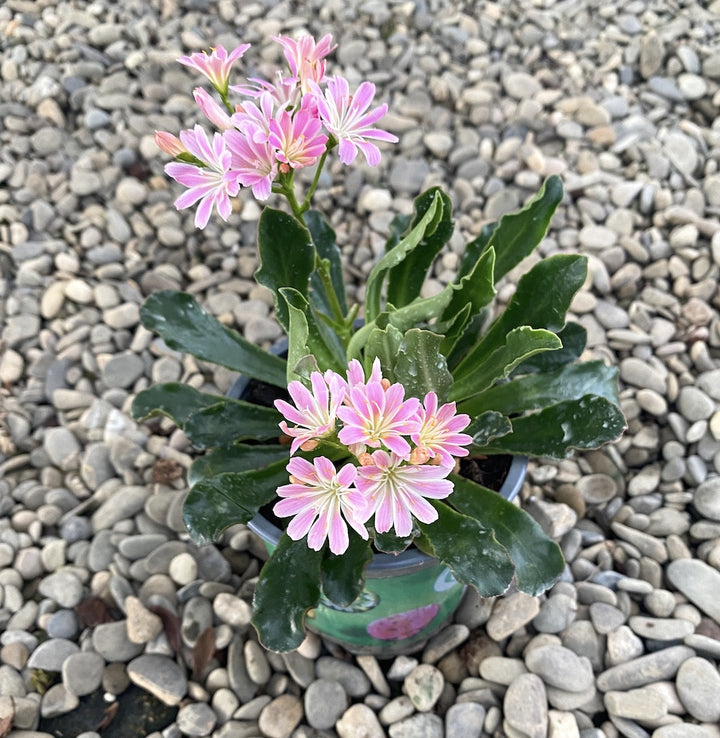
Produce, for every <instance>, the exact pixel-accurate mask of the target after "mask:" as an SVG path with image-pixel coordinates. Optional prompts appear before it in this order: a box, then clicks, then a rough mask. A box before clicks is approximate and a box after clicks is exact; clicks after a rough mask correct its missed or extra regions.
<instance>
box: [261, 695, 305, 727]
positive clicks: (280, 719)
mask: <svg viewBox="0 0 720 738" xmlns="http://www.w3.org/2000/svg"><path fill="white" fill-rule="evenodd" d="M302 718H303V706H302V702H300V700H299V699H298V698H297V697H295V696H294V695H291V694H282V695H280V696H279V697H276V698H275V699H274V700H273V701H272V702H270V704H268V705H267V706H266V707H265V708H264V709H263V711H262V712H261V713H260V718H259V720H258V727H259V728H260V730H261V731H262V733H263V734H264V735H266V736H267V738H289V737H290V734H291V733H292V732H293V730H295V728H296V727H297V726H298V724H299V723H300V721H301V720H302Z"/></svg>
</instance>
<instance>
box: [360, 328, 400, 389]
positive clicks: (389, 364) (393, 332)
mask: <svg viewBox="0 0 720 738" xmlns="http://www.w3.org/2000/svg"><path fill="white" fill-rule="evenodd" d="M402 340H403V334H402V333H401V332H400V331H399V330H398V329H397V328H395V326H393V325H388V326H387V327H386V328H385V329H383V330H380V328H377V327H374V328H373V329H372V331H371V332H370V335H369V337H368V339H367V343H366V344H365V361H364V362H363V368H364V370H365V376H369V375H370V372H371V371H372V365H373V361H374V359H375V357H377V358H378V359H380V366H381V367H382V375H383V377H385V378H386V379H388V380H390V382H396V381H397V379H396V378H395V361H396V359H397V354H398V350H399V348H400V344H401V343H402Z"/></svg>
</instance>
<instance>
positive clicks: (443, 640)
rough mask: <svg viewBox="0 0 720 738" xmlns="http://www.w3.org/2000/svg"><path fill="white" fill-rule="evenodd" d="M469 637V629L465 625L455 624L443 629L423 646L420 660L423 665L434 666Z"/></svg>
mask: <svg viewBox="0 0 720 738" xmlns="http://www.w3.org/2000/svg"><path fill="white" fill-rule="evenodd" d="M469 635H470V629H469V628H468V627H467V626H466V625H461V624H455V625H449V626H448V627H447V628H443V629H442V630H441V631H440V632H439V633H438V634H437V635H436V636H433V637H432V638H431V639H430V641H429V642H428V644H427V646H425V650H424V651H423V655H422V660H423V663H425V664H435V663H437V662H438V661H440V659H441V658H442V657H443V656H445V654H447V653H450V651H452V650H453V649H455V648H457V647H458V646H459V645H460V644H462V643H464V642H465V641H466V640H467V639H468V636H469Z"/></svg>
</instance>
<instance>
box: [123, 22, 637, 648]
mask: <svg viewBox="0 0 720 738" xmlns="http://www.w3.org/2000/svg"><path fill="white" fill-rule="evenodd" d="M273 40H274V41H275V42H277V43H278V44H279V45H280V46H281V48H282V53H283V55H284V58H285V61H286V64H287V69H286V70H285V71H278V73H277V74H276V75H275V76H274V77H273V78H272V80H270V81H268V80H263V79H256V78H251V79H248V80H246V81H245V82H244V83H241V84H230V75H231V73H232V69H233V65H235V64H237V63H238V61H239V60H240V59H241V58H242V57H243V55H244V54H245V53H246V52H247V50H248V45H247V44H242V45H240V46H238V47H237V48H235V49H234V50H232V51H230V52H228V51H226V50H225V49H224V48H222V47H221V46H218V47H216V48H215V49H213V50H212V51H211V52H210V53H209V54H208V53H197V54H192V55H190V56H185V57H182V58H181V59H180V62H181V63H182V64H184V65H186V66H189V67H191V68H192V69H194V70H196V71H198V72H200V73H201V74H203V75H204V76H205V77H206V78H207V79H208V80H209V82H210V83H211V85H212V87H213V88H214V91H215V92H214V94H213V93H211V92H208V91H207V90H205V89H203V88H202V87H199V88H197V89H196V90H195V91H194V97H195V100H196V101H197V104H198V106H199V109H200V111H201V112H202V113H203V115H204V116H205V118H206V119H207V122H208V123H209V124H210V125H211V126H213V128H214V129H215V130H214V131H213V132H212V133H211V134H208V133H207V132H206V131H205V128H204V127H203V126H201V125H196V126H194V127H193V128H191V129H189V130H185V131H181V132H180V133H179V136H175V135H174V134H171V133H169V132H158V133H157V135H156V142H157V144H158V146H159V147H160V148H161V149H162V150H163V151H164V152H166V153H167V154H169V155H170V156H171V157H173V159H174V161H172V162H170V163H168V164H167V165H166V172H167V173H168V175H169V176H170V177H172V178H173V179H174V180H175V181H176V182H178V183H179V184H180V185H182V186H184V187H185V188H186V190H185V191H184V192H183V193H182V194H180V195H179V196H178V197H177V199H176V200H175V205H176V207H177V208H178V209H180V210H184V209H187V208H190V207H193V206H196V211H195V223H196V225H197V226H198V227H199V228H204V227H205V226H206V225H207V224H208V222H209V219H210V218H211V217H212V215H213V213H216V214H217V215H218V216H219V217H220V218H221V219H222V220H228V219H230V218H231V217H232V213H233V207H232V201H233V199H234V198H235V197H237V196H238V195H239V194H240V191H241V190H243V189H248V190H250V191H251V193H252V195H253V196H254V197H255V198H257V199H258V200H261V201H267V200H269V199H270V198H271V197H273V196H274V195H275V196H279V197H278V198H277V199H280V200H281V201H282V200H284V203H285V209H284V210H283V209H275V208H271V207H265V209H264V210H263V212H262V214H261V216H260V220H259V224H258V258H259V262H260V267H259V269H258V271H257V272H256V274H255V278H256V281H257V282H258V283H259V284H261V285H263V286H265V287H267V288H268V289H269V290H270V291H271V293H272V295H273V299H274V305H275V315H276V317H277V320H278V321H279V323H280V324H281V326H282V327H283V328H284V330H285V331H286V333H287V336H288V347H287V356H286V357H278V356H276V355H274V354H273V353H270V352H267V351H265V350H263V349H262V348H260V347H258V346H255V345H253V344H251V343H250V342H248V341H247V340H246V339H244V338H243V337H242V336H241V335H239V334H238V333H237V332H235V331H233V330H231V329H230V328H228V327H227V326H225V325H222V324H221V323H220V322H218V321H217V320H216V319H214V318H213V317H211V316H210V315H209V314H207V313H206V312H205V311H204V310H202V309H201V308H200V306H199V305H198V304H197V302H196V301H195V300H194V299H193V298H192V297H191V296H190V295H186V294H183V293H178V292H172V291H165V292H159V293H157V294H155V295H152V296H151V297H150V298H148V300H147V302H146V303H145V305H144V306H143V309H142V311H141V317H142V321H143V324H144V325H145V326H146V327H147V328H149V329H151V330H155V331H156V332H157V333H159V334H160V335H161V336H162V337H163V339H164V340H165V343H166V344H167V345H168V346H169V347H170V348H173V349H176V350H179V351H187V352H189V353H192V354H194V355H195V356H197V357H198V358H200V359H202V360H204V361H212V362H215V363H217V364H221V365H223V366H226V367H228V368H229V369H232V370H234V371H238V372H241V373H242V374H244V375H246V376H247V377H249V378H253V379H255V380H258V381H260V382H263V383H265V384H267V385H271V386H272V387H273V388H276V389H277V391H278V392H286V391H287V397H286V399H278V400H277V401H276V402H275V403H274V404H273V405H272V406H259V405H258V404H255V403H251V402H249V401H247V400H244V399H235V398H226V397H220V396H218V395H215V394H212V393H207V392H201V391H198V390H197V389H194V388H192V387H190V386H187V385H182V384H177V383H170V384H165V385H159V386H156V387H152V388H150V389H148V390H145V391H143V392H141V393H139V395H138V396H137V398H136V399H135V402H134V404H133V412H134V414H135V416H136V417H138V418H147V417H150V416H152V415H156V414H164V415H168V416H169V417H171V418H172V419H173V420H174V421H175V422H176V423H177V424H178V425H179V426H180V427H181V428H182V429H183V431H184V433H185V435H186V436H187V438H188V439H190V441H191V442H192V443H193V444H195V445H196V446H197V447H199V448H205V449H207V453H206V455H205V456H203V457H202V458H200V459H198V460H197V461H196V462H195V463H193V466H192V468H191V470H190V475H189V483H190V484H191V490H190V492H189V494H188V497H187V500H186V502H185V508H184V521H185V524H186V526H187V529H188V531H189V532H190V534H191V536H192V537H193V538H194V539H195V540H196V541H197V542H207V541H210V540H213V539H217V538H218V537H219V536H221V535H222V532H223V531H224V530H225V529H226V528H227V527H228V526H230V525H232V524H234V523H247V522H249V521H250V520H251V519H252V518H253V517H254V516H255V515H256V514H257V513H258V511H259V510H260V509H261V508H263V507H264V506H270V507H271V508H272V509H273V510H274V513H275V514H276V515H277V516H278V517H280V518H282V519H288V520H287V526H286V530H285V532H284V533H283V535H282V536H281V538H280V540H279V542H278V544H277V547H276V548H275V551H274V553H273V554H272V556H271V557H270V559H269V560H268V561H267V563H266V564H265V566H264V568H263V570H262V573H261V575H260V577H259V580H258V583H257V587H256V590H255V618H254V623H255V625H256V627H257V629H258V632H259V634H260V638H261V640H262V642H263V643H265V644H266V645H267V646H268V647H270V648H273V649H276V650H289V649H292V648H295V647H297V645H298V644H299V643H300V641H301V640H302V636H303V623H304V618H305V616H306V613H307V612H308V610H310V609H312V608H314V607H316V606H317V604H318V602H319V601H320V596H321V591H322V590H323V589H325V590H326V591H332V593H333V598H334V601H335V603H336V604H338V605H340V606H346V605H350V604H351V603H352V602H353V601H354V600H355V599H356V598H357V597H358V596H359V594H360V592H361V591H362V588H363V583H364V577H365V574H364V572H365V566H366V565H367V562H368V560H369V559H370V558H371V557H372V549H371V546H372V547H374V550H376V551H381V552H386V553H392V554H397V553H399V552H401V551H403V550H405V549H406V548H407V547H408V546H411V545H414V546H416V547H417V548H419V549H420V550H421V551H423V552H425V553H427V554H430V555H434V556H436V557H437V558H438V559H440V560H441V561H442V562H443V563H444V564H445V565H446V566H447V567H448V568H449V569H450V570H451V571H452V573H453V575H454V577H455V578H456V579H457V581H459V582H462V583H465V584H469V585H472V586H474V587H475V588H476V589H477V590H478V591H479V592H480V593H481V594H482V595H485V596H491V595H498V594H501V593H502V592H504V591H505V589H506V588H507V587H508V586H509V584H510V582H511V580H513V579H514V580H515V581H516V583H517V586H518V587H519V588H520V589H521V590H522V591H524V592H528V593H530V594H537V593H539V592H542V591H543V590H544V589H546V588H547V587H548V586H550V585H551V584H552V582H553V581H555V579H556V578H557V576H558V575H559V574H560V572H561V571H562V567H563V561H562V556H561V554H560V552H559V549H558V547H557V545H556V544H555V543H554V542H553V541H552V540H550V539H549V538H548V537H547V536H545V534H544V533H543V532H542V531H541V529H540V528H539V526H538V525H537V524H536V523H535V522H534V521H533V520H532V519H531V518H530V517H529V516H528V515H527V514H526V513H524V512H522V511H521V510H520V509H518V508H517V507H515V506H514V505H512V504H510V503H509V502H507V501H506V500H504V499H502V498H501V497H500V496H499V495H497V494H496V493H495V492H494V491H492V490H489V489H486V488H485V487H484V486H483V485H482V484H479V483H478V482H476V481H469V480H467V479H464V478H463V477H462V476H460V475H459V474H458V473H457V462H458V460H459V459H462V458H464V457H466V456H470V457H474V458H478V457H480V456H485V457H487V456H492V455H500V454H527V455H537V456H551V457H555V458H563V457H564V456H565V455H567V454H568V453H570V452H571V451H572V450H573V449H585V448H597V447H599V446H601V445H603V444H604V443H607V442H609V441H611V440H613V439H615V438H617V437H618V436H619V434H620V433H621V432H622V430H623V429H624V426H625V421H624V417H623V415H622V412H621V410H620V408H619V402H618V396H617V372H616V370H615V368H613V367H607V366H605V364H604V363H603V362H602V361H599V360H590V361H581V360H580V357H581V354H583V352H584V350H585V338H586V336H585V330H584V329H583V328H582V326H580V325H578V324H577V323H575V322H573V321H572V320H567V319H566V313H567V311H568V309H569V307H570V304H571V302H572V299H573V297H574V295H575V293H576V292H577V291H578V290H579V289H580V288H581V286H582V285H583V283H584V281H585V279H586V275H587V264H586V259H585V258H584V257H582V256H578V255H575V254H567V253H558V254H553V255H552V256H549V257H547V258H545V259H541V260H540V261H538V262H537V263H536V264H535V265H534V266H533V267H532V268H531V269H530V270H528V271H527V272H526V273H525V274H524V275H523V276H522V277H521V278H520V279H519V281H518V282H517V286H516V290H515V293H514V295H513V297H512V299H511V301H510V302H509V304H508V305H507V307H506V308H505V309H504V310H497V311H493V310H492V309H491V305H492V301H493V298H494V296H495V292H496V290H495V284H496V282H497V281H498V280H500V279H501V278H502V277H503V276H505V275H506V274H507V273H508V272H509V271H510V270H512V269H514V268H515V267H516V266H517V265H518V264H519V263H520V262H521V261H522V260H523V259H524V258H525V257H526V256H528V255H529V254H530V253H531V252H532V251H533V250H534V249H535V248H536V246H537V245H538V244H539V243H540V241H541V240H542V239H543V237H544V235H545V232H546V230H547V228H548V226H549V224H550V219H551V217H552V215H553V212H554V210H555V208H556V207H557V205H558V204H559V203H560V201H561V200H562V198H563V191H562V186H561V183H560V181H559V179H558V178H557V177H554V176H553V177H550V178H548V180H547V181H546V182H545V183H544V184H543V186H542V188H541V190H540V191H539V192H538V193H537V195H536V196H535V197H533V198H532V199H531V200H530V201H529V202H528V204H527V205H526V206H525V207H524V208H522V209H521V210H519V211H518V212H516V213H511V214H508V215H506V216H503V218H501V219H500V221H499V222H496V223H487V224H485V225H484V226H483V227H482V229H480V231H479V233H478V235H477V237H476V238H474V239H473V240H472V241H470V242H469V243H468V244H467V246H466V247H465V250H464V252H463V253H462V255H461V258H460V263H459V267H458V272H457V275H456V277H455V279H454V280H453V281H452V282H451V283H449V284H447V285H446V286H445V287H444V288H443V289H442V290H441V291H440V292H438V293H436V294H431V295H430V296H426V293H425V291H424V289H423V285H424V280H425V279H426V277H427V275H428V274H429V273H430V270H431V268H432V265H433V263H434V261H435V259H436V257H437V256H438V255H439V254H440V252H441V251H442V249H443V248H445V247H446V246H447V244H448V242H449V241H450V238H451V236H452V235H453V221H452V204H451V202H450V198H449V197H448V196H447V195H446V194H445V193H444V192H443V191H442V190H441V189H440V188H438V187H434V188H431V189H430V190H428V191H427V192H424V193H422V194H421V195H419V196H418V197H417V198H416V200H415V202H414V205H413V212H412V213H409V214H405V215H399V216H397V217H396V218H395V219H394V220H393V222H392V224H391V227H390V234H389V237H388V240H387V245H386V250H385V254H384V255H383V256H382V257H381V258H380V259H379V260H378V261H377V263H376V264H375V265H374V266H373V267H372V269H371V271H370V273H369V275H368V277H367V283H366V285H365V293H364V302H363V304H361V305H360V304H355V305H350V304H348V301H347V298H346V293H345V285H344V279H343V262H342V254H341V251H340V249H339V247H338V245H337V243H336V239H335V234H334V232H333V230H332V228H331V227H330V225H329V224H328V222H327V221H326V219H325V218H324V217H323V216H322V215H321V214H320V213H319V212H317V211H316V210H314V209H313V208H312V207H311V206H312V199H313V196H314V194H315V191H316V188H317V186H318V182H319V178H320V175H321V172H322V170H323V167H324V165H325V164H326V162H327V161H328V160H329V158H330V157H331V156H333V155H334V154H337V157H338V160H339V161H340V163H341V164H343V165H352V164H354V163H355V162H356V161H357V160H358V157H359V155H360V154H362V157H363V158H364V160H365V162H366V163H367V164H368V165H369V166H376V165H378V164H379V163H380V162H381V150H380V148H379V145H381V144H384V143H392V142H395V141H397V138H396V137H395V136H394V135H393V134H391V133H389V132H388V131H385V130H383V129H381V128H378V127H377V125H378V124H379V122H380V120H381V119H382V118H383V116H384V115H385V114H386V112H387V109H388V108H387V105H386V104H380V105H375V104H374V102H373V100H374V95H375V88H374V86H373V85H372V84H371V83H370V82H367V81H365V82H361V83H360V84H359V85H358V87H357V88H356V89H355V90H354V91H353V90H351V87H350V84H349V83H348V81H347V80H346V79H344V78H343V77H340V76H332V75H328V74H327V68H326V66H327V57H328V55H329V54H330V52H331V51H332V50H333V49H334V48H335V46H334V44H333V42H332V38H331V37H330V36H325V37H323V38H322V39H320V40H319V41H315V40H314V39H313V38H311V37H309V36H303V37H301V38H298V39H291V38H288V37H285V36H278V37H274V39H273ZM232 95H234V96H237V97H236V98H233V99H231V96H232ZM218 98H219V100H218ZM311 168H314V174H313V176H312V177H311V181H310V184H309V186H308V188H307V190H306V191H305V192H304V194H303V193H302V192H301V190H300V188H299V187H298V182H297V181H296V173H297V172H298V171H299V170H302V169H311ZM357 315H360V316H361V317H362V318H363V319H364V324H362V325H358V324H356V322H355V318H356V316H357ZM491 316H492V319H491ZM278 603H282V606H279V605H278Z"/></svg>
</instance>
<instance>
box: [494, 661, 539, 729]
mask: <svg viewBox="0 0 720 738" xmlns="http://www.w3.org/2000/svg"><path fill="white" fill-rule="evenodd" d="M503 713H504V715H505V722H506V723H507V724H508V726H509V727H510V729H512V730H513V731H517V732H518V733H519V734H520V735H523V736H527V737H528V738H543V737H544V736H546V735H547V729H548V706H547V695H546V692H545V685H544V684H543V682H542V680H541V679H540V677H538V676H537V675H535V674H520V675H519V676H517V677H515V679H513V681H512V682H511V683H510V686H509V687H508V688H507V692H505V698H504V700H503Z"/></svg>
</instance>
